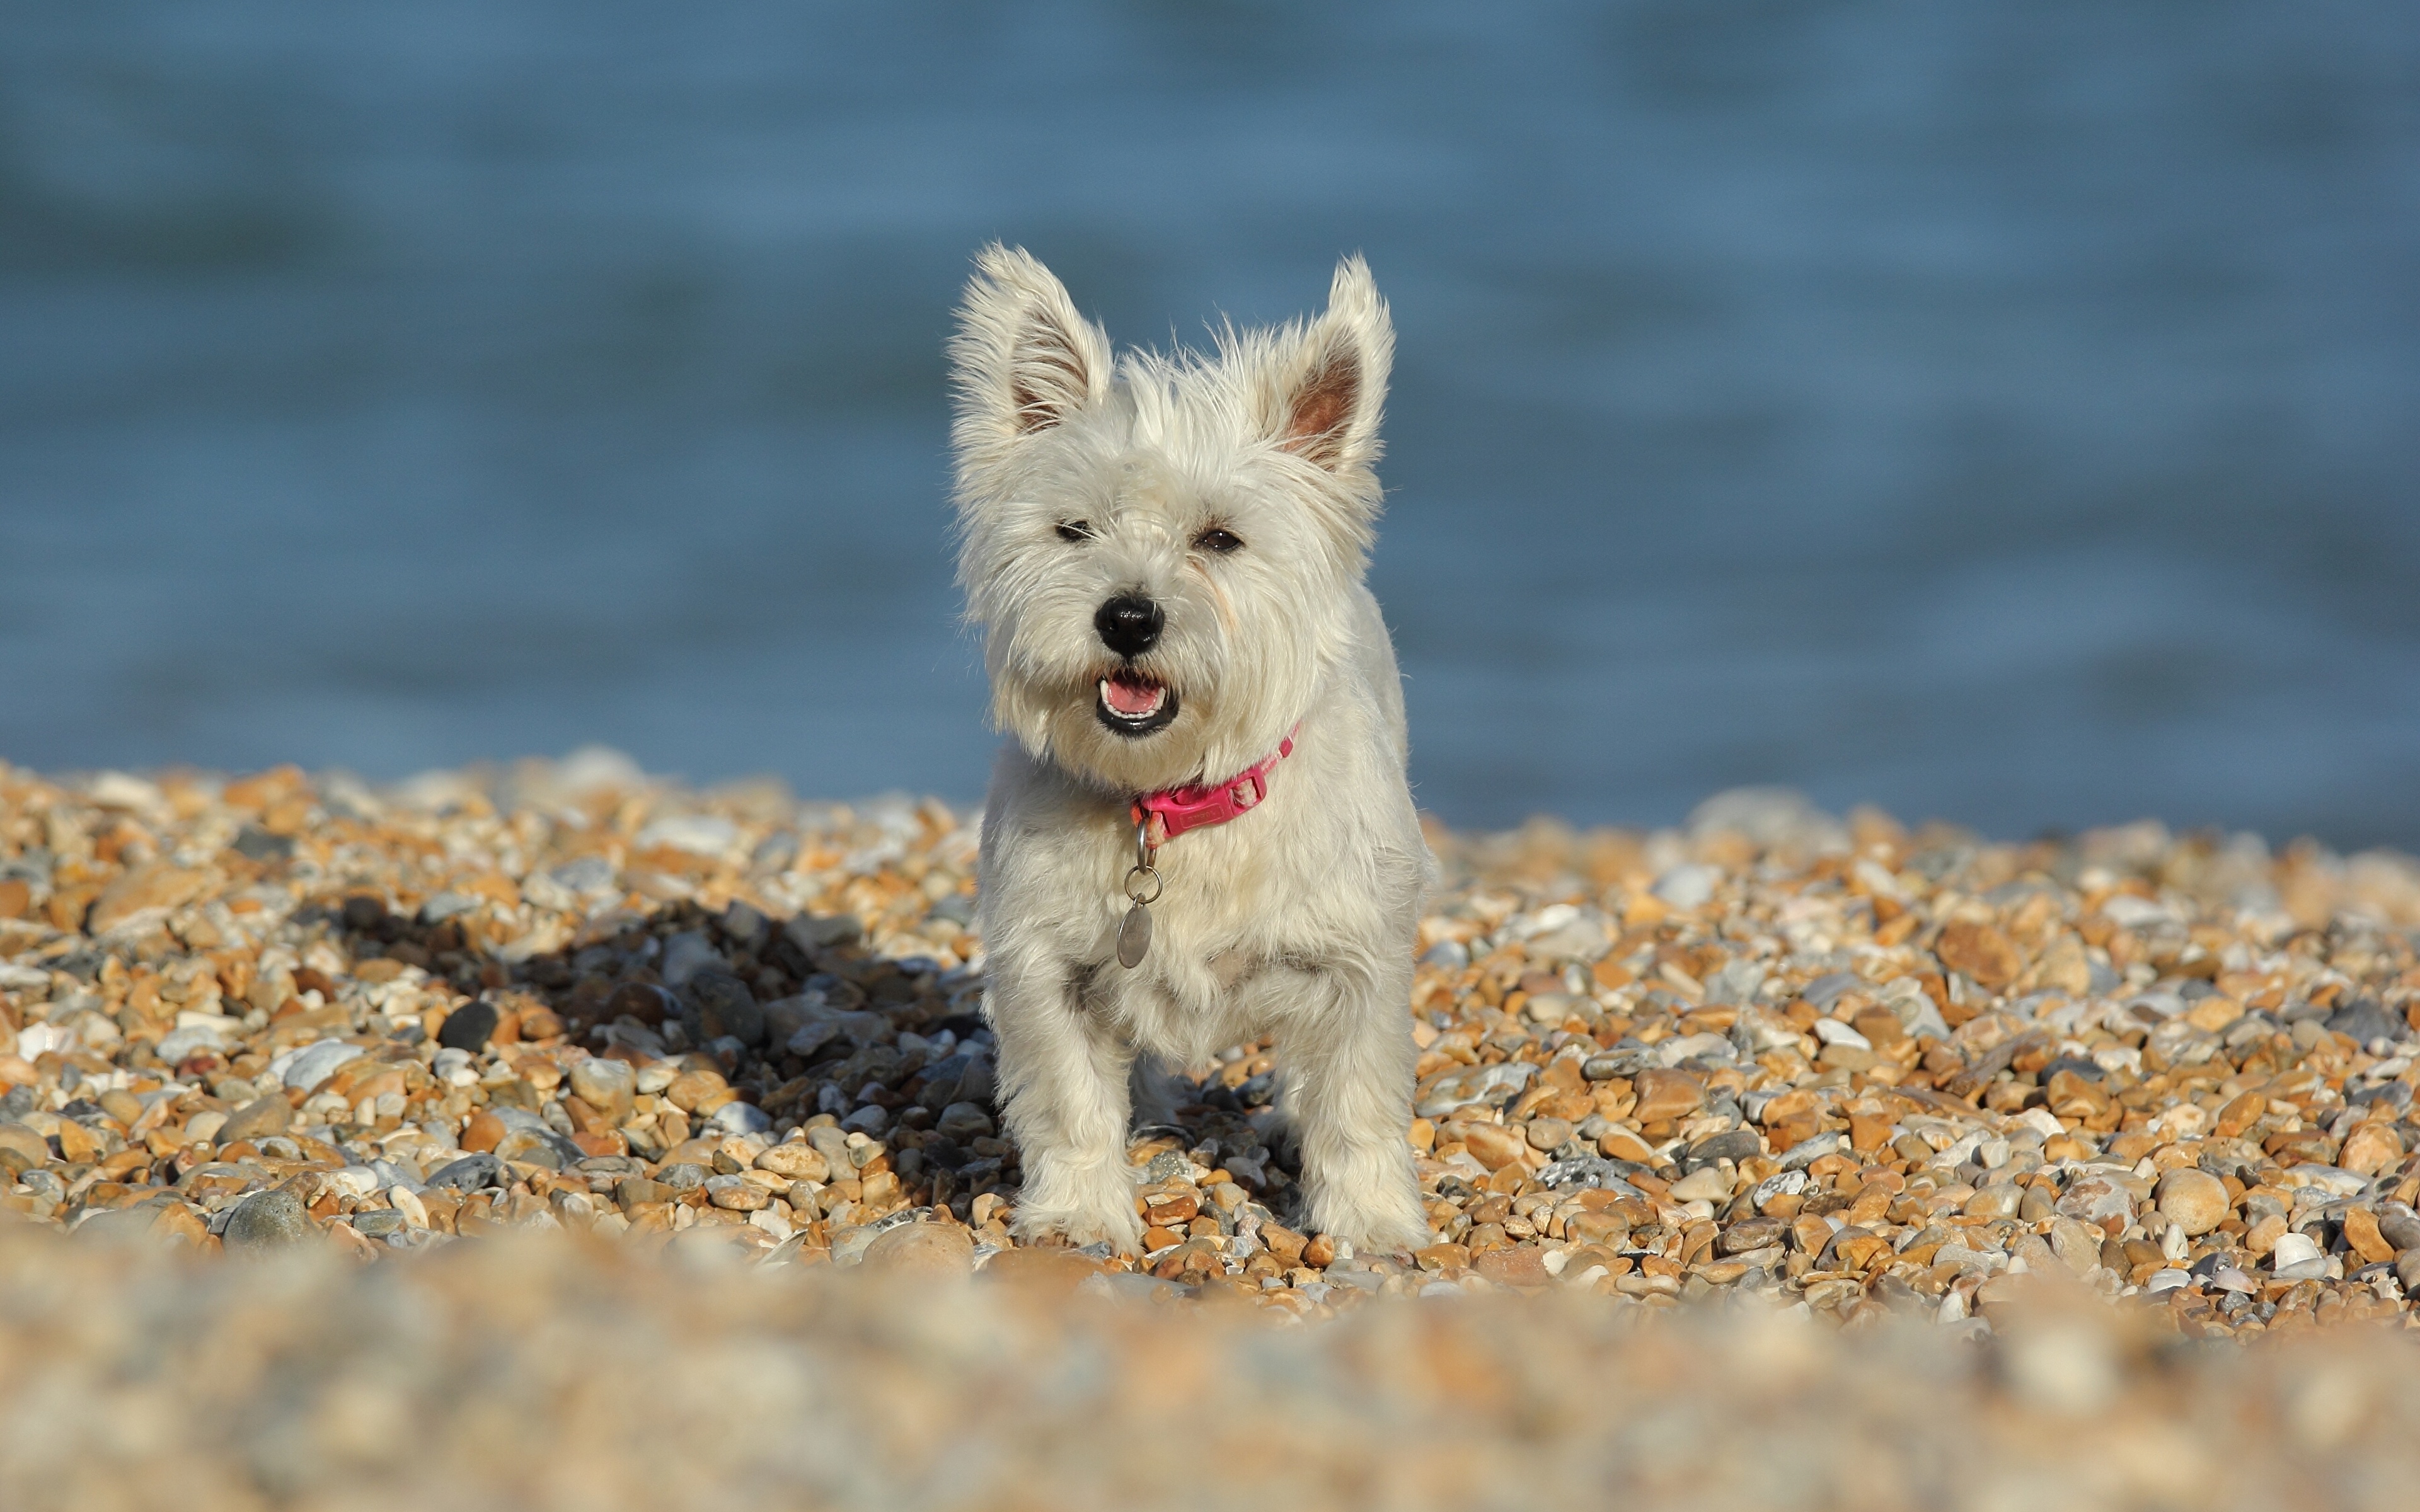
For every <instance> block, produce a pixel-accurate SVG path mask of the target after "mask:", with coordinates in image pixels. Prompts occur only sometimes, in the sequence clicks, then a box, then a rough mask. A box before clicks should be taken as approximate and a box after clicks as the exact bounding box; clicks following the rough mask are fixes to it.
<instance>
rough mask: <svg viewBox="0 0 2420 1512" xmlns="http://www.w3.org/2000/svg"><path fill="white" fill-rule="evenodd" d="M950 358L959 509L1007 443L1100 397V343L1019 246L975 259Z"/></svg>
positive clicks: (1096, 330) (1104, 352)
mask: <svg viewBox="0 0 2420 1512" xmlns="http://www.w3.org/2000/svg"><path fill="white" fill-rule="evenodd" d="M950 358H951V363H952V366H953V368H954V375H953V376H954V388H955V389H956V391H957V419H956V422H955V424H954V425H953V426H952V428H951V436H952V440H953V441H954V444H955V446H956V448H957V453H958V476H959V485H960V492H961V498H962V501H964V499H965V498H967V497H969V496H972V495H980V494H982V493H984V492H985V491H986V488H985V484H986V483H987V482H988V481H990V480H991V479H992V478H993V477H995V475H996V474H997V472H998V470H999V469H1000V468H1001V466H1002V465H1003V464H1004V463H1005V462H1006V460H1007V458H1008V456H1009V455H1010V452H1011V450H1012V449H1013V448H1014V447H1015V445H1016V442H1017V441H1019V440H1023V439H1024V438H1026V437H1028V436H1031V435H1033V434H1035V433H1036V432H1039V431H1046V430H1049V429H1051V428H1052V427H1053V426H1056V425H1059V424H1063V423H1064V422H1065V421H1067V420H1070V419H1072V418H1074V417H1075V415H1076V414H1077V413H1078V412H1079V411H1081V410H1082V409H1085V408H1086V407H1088V406H1090V405H1094V404H1097V403H1099V402H1100V401H1101V399H1102V398H1103V397H1104V396H1106V395H1107V394H1108V393H1109V337H1108V336H1107V335H1106V334H1104V333H1103V332H1102V331H1101V328H1100V327H1098V326H1096V325H1094V324H1093V323H1092V322H1091V321H1089V320H1087V319H1085V318H1084V317H1083V316H1081V315H1080V314H1078V313H1077V310H1076V301H1073V300H1071V299H1069V298H1068V297H1067V290H1066V287H1065V285H1062V284H1061V283H1060V282H1059V280H1058V279H1057V278H1056V277H1054V276H1053V275H1052V274H1051V271H1050V270H1049V269H1047V268H1045V267H1043V266H1042V264H1041V262H1040V261H1039V260H1038V259H1036V258H1035V257H1034V256H1033V255H1032V254H1030V253H1028V252H1027V251H1026V250H1025V249H1024V248H1022V247H1003V246H1001V245H1000V244H999V243H998V242H994V243H993V244H992V245H990V246H988V247H985V249H984V250H983V251H982V252H981V253H979V254H977V255H976V257H975V276H974V277H973V278H972V279H971V280H970V281H969V283H968V284H967V296H966V301H965V302H964V303H962V304H961V305H959V307H958V331H957V334H956V335H955V336H954V337H953V338H952V339H951V342H950Z"/></svg>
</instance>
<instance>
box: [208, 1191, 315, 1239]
mask: <svg viewBox="0 0 2420 1512" xmlns="http://www.w3.org/2000/svg"><path fill="white" fill-rule="evenodd" d="M310 1232H311V1215H310V1213H309V1212H308V1211H306V1210H305V1209H304V1208H303V1206H302V1198H301V1197H300V1196H296V1195H295V1194H294V1193H292V1192H289V1191H287V1190H286V1189H285V1188H283V1187H279V1188H277V1189H275V1190H273V1191H269V1192H255V1193H254V1194H253V1195H252V1196H248V1197H246V1198H244V1199H243V1200H242V1201H241V1202H239V1203H237V1204H236V1205H235V1208H234V1210H233V1211H230V1212H229V1213H228V1214H227V1219H226V1227H224V1228H222V1229H220V1230H219V1238H220V1239H221V1241H222V1242H225V1245H226V1247H227V1248H229V1249H232V1250H259V1249H270V1248H273V1247H275V1246H277V1245H280V1244H290V1243H293V1242H295V1241H297V1240H300V1239H302V1238H304V1237H306V1236H307V1235H308V1234H309V1233H310Z"/></svg>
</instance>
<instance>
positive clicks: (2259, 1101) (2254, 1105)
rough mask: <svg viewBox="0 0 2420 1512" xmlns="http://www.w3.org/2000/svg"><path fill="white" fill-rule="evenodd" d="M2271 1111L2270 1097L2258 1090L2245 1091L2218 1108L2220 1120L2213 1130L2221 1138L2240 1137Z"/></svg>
mask: <svg viewBox="0 0 2420 1512" xmlns="http://www.w3.org/2000/svg"><path fill="white" fill-rule="evenodd" d="M2268 1111H2269V1099H2268V1098H2266V1097H2265V1096H2263V1095H2261V1094H2260V1093H2258V1092H2245V1093H2243V1094H2242V1095H2241V1096H2239V1097H2237V1098H2235V1099H2234V1100H2233V1101H2232V1102H2230V1103H2227V1104H2226V1106H2225V1107H2222V1108H2220V1109H2219V1110H2218V1122H2217V1123H2216V1124H2215V1125H2213V1126H2212V1127H2211V1133H2212V1134H2217V1135H2218V1137H2220V1138H2221V1139H2238V1138H2241V1137H2242V1134H2243V1131H2244V1130H2246V1129H2249V1128H2251V1127H2252V1126H2253V1125H2254V1124H2255V1123H2257V1122H2258V1121H2259V1119H2260V1116H2261V1115H2262V1114H2264V1113H2266V1112H2268Z"/></svg>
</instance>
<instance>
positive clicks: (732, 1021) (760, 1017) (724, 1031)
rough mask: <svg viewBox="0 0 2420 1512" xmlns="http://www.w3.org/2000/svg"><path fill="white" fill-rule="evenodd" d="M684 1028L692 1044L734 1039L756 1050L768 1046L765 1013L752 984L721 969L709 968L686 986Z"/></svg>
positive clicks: (683, 989) (682, 1013)
mask: <svg viewBox="0 0 2420 1512" xmlns="http://www.w3.org/2000/svg"><path fill="white" fill-rule="evenodd" d="M680 996H681V1027H682V1028H684V1029H687V1030H688V1031H689V1037H690V1043H692V1044H710V1043H712V1042H713V1041H717V1040H721V1039H723V1038H726V1037H728V1038H730V1039H734V1040H737V1041H739V1042H740V1043H741V1044H743V1045H746V1046H748V1047H750V1048H751V1049H753V1048H754V1047H756V1046H758V1045H761V1044H763V1043H764V1042H765V1010H764V1009H763V1008H761V1007H759V1006H758V1004H757V1002H756V995H755V994H754V993H752V992H750V991H749V990H748V984H747V983H746V982H744V981H741V980H739V979H738V978H737V977H735V976H733V975H732V974H731V973H730V972H728V971H724V970H722V969H721V968H720V967H716V966H707V967H706V968H705V969H704V970H702V971H700V972H699V973H698V974H697V975H696V976H694V977H691V978H690V980H688V982H686V983H685V984H683V986H682V987H681V990H680Z"/></svg>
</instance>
